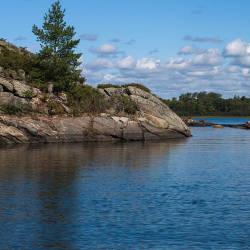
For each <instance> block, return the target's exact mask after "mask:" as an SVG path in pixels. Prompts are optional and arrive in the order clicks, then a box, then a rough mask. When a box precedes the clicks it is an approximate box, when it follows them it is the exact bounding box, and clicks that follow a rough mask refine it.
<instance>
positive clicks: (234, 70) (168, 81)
mask: <svg viewBox="0 0 250 250" xmlns="http://www.w3.org/2000/svg"><path fill="white" fill-rule="evenodd" d="M53 2H54V1H53V0H9V1H6V0H0V6H1V15H0V23H1V29H0V37H2V38H5V39H7V40H8V41H10V42H12V43H15V44H16V45H19V46H23V47H27V48H28V49H29V50H31V51H34V52H36V51H39V48H40V47H39V43H38V42H37V41H36V38H35V37H34V35H33V34H32V31H31V30H32V25H33V24H37V25H38V26H41V24H42V22H43V16H44V14H45V12H47V10H48V8H49V7H50V5H51V4H52V3H53ZM61 3H62V5H63V7H64V8H65V9H66V21H67V23H68V24H70V25H73V26H74V27H75V30H76V32H77V35H76V37H77V38H80V39H81V42H80V44H79V46H78V49H77V50H78V51H80V52H82V53H83V56H82V62H83V63H82V66H81V67H82V69H83V74H84V76H85V77H86V79H87V82H88V84H91V85H97V84H99V83H117V84H124V83H131V82H138V83H143V84H145V85H146V86H148V87H149V88H151V89H152V91H153V92H155V93H156V94H158V95H159V96H161V97H163V98H172V97H177V96H179V95H180V94H182V93H186V92H198V91H214V92H218V93H221V94H222V95H223V96H225V97H231V96H234V95H245V96H250V14H249V10H250V1H249V0H240V1H239V0H216V1H205V0H61Z"/></svg>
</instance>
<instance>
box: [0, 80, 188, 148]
mask: <svg viewBox="0 0 250 250" xmlns="http://www.w3.org/2000/svg"><path fill="white" fill-rule="evenodd" d="M0 86H1V87H2V90H3V91H2V92H0V105H6V104H11V105H17V106H18V105H27V106H30V107H31V109H32V111H33V112H32V113H30V114H26V115H21V116H15V115H6V114H4V113H2V114H0V144H10V143H37V142H83V141H112V140H116V141H117V140H124V141H135V140H141V141H145V140H160V139H172V138H183V137H188V136H190V135H191V132H190V130H189V128H188V127H187V126H186V125H185V123H184V122H183V121H182V120H181V119H180V118H179V117H178V116H177V115H176V114H175V113H174V112H173V111H171V110H170V109H169V107H168V106H167V105H165V104H164V103H163V102H162V101H161V100H160V99H159V98H157V97H156V96H154V95H153V94H151V93H148V92H145V91H143V90H141V89H139V88H136V87H132V86H129V87H126V88H122V87H121V88H116V89H115V88H107V89H102V90H100V92H102V93H103V94H104V95H105V97H106V98H107V99H110V98H112V96H113V95H123V96H127V97H128V98H130V99H131V100H132V101H133V102H135V103H136V105H137V108H138V112H137V113H136V114H135V115H128V114H125V113H124V114H119V115H118V114H115V113H113V112H112V111H110V110H107V112H106V113H102V114H98V115H87V114H85V115H82V116H81V117H71V115H68V114H67V113H70V111H69V107H67V106H66V103H67V96H66V95H65V94H61V95H59V96H57V97H53V98H54V99H53V100H54V101H55V100H57V101H58V103H60V104H61V105H62V107H64V110H67V112H66V111H65V113H64V114H62V115H60V116H49V115H48V114H47V109H46V108H45V107H46V105H47V104H48V103H47V102H46V101H44V99H45V97H44V94H42V93H41V92H40V90H38V89H35V88H32V87H30V86H29V85H27V84H24V83H22V82H20V81H16V80H10V79H5V78H1V77H0ZM42 107H43V108H42ZM39 108H40V109H39ZM38 110H39V112H38Z"/></svg>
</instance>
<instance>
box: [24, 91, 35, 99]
mask: <svg viewBox="0 0 250 250" xmlns="http://www.w3.org/2000/svg"><path fill="white" fill-rule="evenodd" d="M33 95H34V93H33V91H32V90H26V91H25V92H24V97H25V98H28V99H32V97H33Z"/></svg>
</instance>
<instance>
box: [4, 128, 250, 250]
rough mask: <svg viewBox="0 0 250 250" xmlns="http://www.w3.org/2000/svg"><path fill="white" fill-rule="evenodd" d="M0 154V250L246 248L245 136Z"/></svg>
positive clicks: (201, 135)
mask: <svg viewBox="0 0 250 250" xmlns="http://www.w3.org/2000/svg"><path fill="white" fill-rule="evenodd" d="M193 133H194V137H192V138H189V139H187V140H171V141H169V142H151V143H124V144H122V143H115V144H112V143H100V144H98V143H89V144H54V145H52V144H49V145H32V146H18V147H9V148H0V190H1V192H0V239H1V240H0V249H247V248H248V247H250V240H249V236H250V228H249V222H250V220H249V218H250V212H249V211H250V170H249V162H250V154H249V149H250V140H249V139H250V133H249V131H244V130H236V129H224V130H213V129H211V128H197V129H194V131H193Z"/></svg>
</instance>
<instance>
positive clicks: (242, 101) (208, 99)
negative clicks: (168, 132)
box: [163, 92, 250, 116]
mask: <svg viewBox="0 0 250 250" xmlns="http://www.w3.org/2000/svg"><path fill="white" fill-rule="evenodd" d="M163 101H164V102H165V103H166V104H167V105H168V106H169V107H170V108H171V109H173V110H174V111H175V112H176V113H177V114H179V115H181V116H195V115H196V116H203V115H235V116H237V115H238V116H249V115H250V98H247V97H244V96H243V97H238V96H235V97H234V98H229V99H224V98H222V96H221V95H220V94H217V93H213V92H209V93H207V92H199V93H187V94H183V95H181V96H180V97H179V98H178V99H177V98H173V99H171V100H163Z"/></svg>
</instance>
